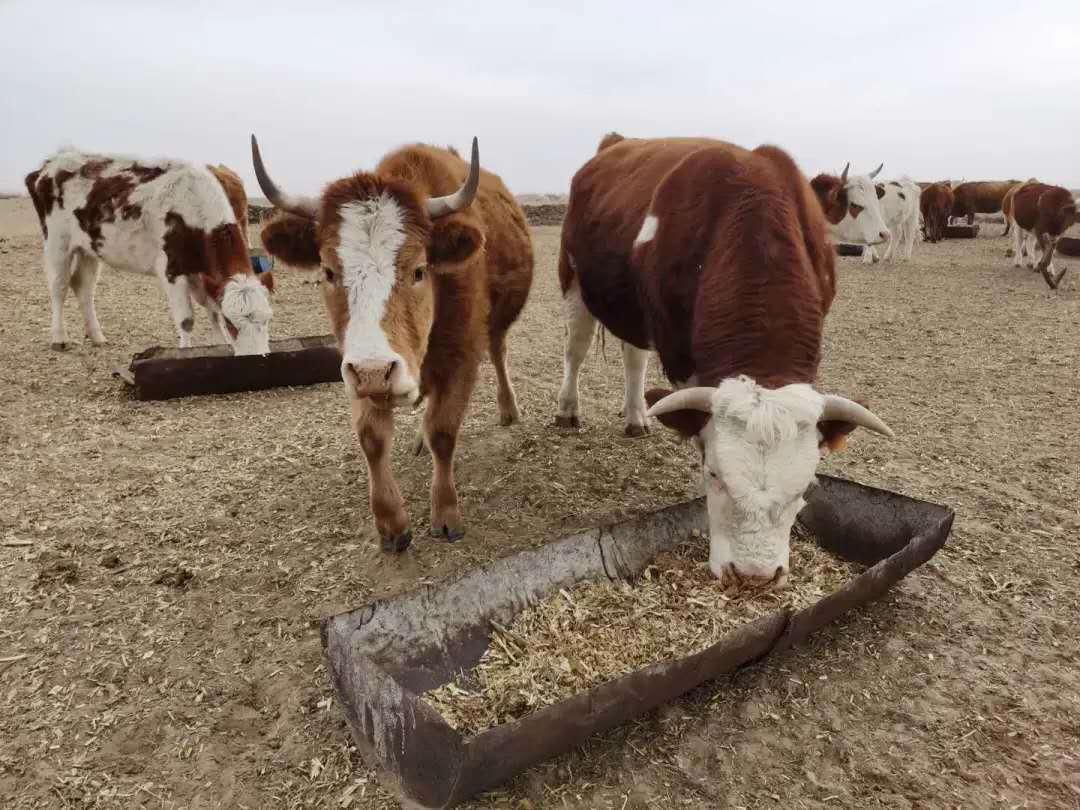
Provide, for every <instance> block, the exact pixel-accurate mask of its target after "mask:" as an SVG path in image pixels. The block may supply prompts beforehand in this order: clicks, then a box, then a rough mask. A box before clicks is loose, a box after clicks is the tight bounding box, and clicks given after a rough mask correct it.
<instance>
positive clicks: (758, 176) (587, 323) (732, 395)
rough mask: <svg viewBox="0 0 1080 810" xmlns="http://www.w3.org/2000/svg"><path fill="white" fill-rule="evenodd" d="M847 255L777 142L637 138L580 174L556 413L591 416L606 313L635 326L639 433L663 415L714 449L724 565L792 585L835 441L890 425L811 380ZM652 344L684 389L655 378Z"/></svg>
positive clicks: (627, 342) (563, 421) (634, 402)
mask: <svg viewBox="0 0 1080 810" xmlns="http://www.w3.org/2000/svg"><path fill="white" fill-rule="evenodd" d="M834 265H835V256H834V250H833V247H832V245H831V244H830V243H829V241H828V238H827V224H826V220H825V217H824V216H823V213H822V207H821V205H819V203H818V201H817V200H816V199H815V198H814V192H813V191H812V190H811V188H810V185H809V183H808V182H807V181H806V179H805V178H804V177H803V175H802V173H801V172H800V171H799V169H798V167H797V166H796V165H795V163H794V162H793V161H792V160H791V158H790V157H789V156H788V155H787V154H786V153H784V152H783V151H781V150H780V149H778V148H776V147H774V146H762V147H759V148H757V149H755V150H754V151H752V152H751V151H748V150H746V149H742V148H740V147H738V146H734V145H732V144H729V143H724V142H722V141H715V140H709V139H704V138H693V139H691V138H670V139H657V140H638V139H626V140H623V141H621V142H619V143H616V144H613V145H610V146H608V147H607V148H605V149H603V150H601V151H600V152H599V153H598V154H597V155H596V156H594V157H593V158H592V159H591V160H589V161H588V162H587V163H586V164H585V165H584V166H583V167H582V168H581V169H579V170H578V172H577V174H576V175H574V179H573V182H572V183H571V187H570V201H569V205H568V210H567V213H566V221H565V224H564V226H563V236H562V246H561V249H560V252H559V282H560V286H561V288H562V292H563V304H564V311H565V314H566V319H567V328H568V336H567V343H566V353H565V365H564V378H563V386H562V390H561V391H560V394H559V410H558V416H557V418H556V424H557V425H560V426H575V425H579V424H580V417H579V413H578V374H579V370H580V368H581V363H582V361H583V360H584V358H585V356H586V354H587V352H588V349H589V345H590V343H591V341H592V339H593V335H594V334H595V332H596V324H597V321H599V322H600V324H602V325H603V326H604V327H605V328H606V329H607V330H608V331H610V332H611V333H612V334H613V335H614V336H615V337H617V338H619V339H620V340H622V341H623V359H624V364H625V372H626V400H625V409H624V415H625V419H626V432H627V433H628V434H631V435H634V434H639V433H642V432H644V430H645V429H646V418H647V417H648V416H655V417H658V418H659V419H660V421H661V422H662V423H663V424H665V425H667V426H668V427H671V428H673V429H675V430H677V431H678V432H679V433H681V434H682V435H683V436H685V437H688V438H693V439H694V440H695V442H696V443H697V445H698V447H699V448H700V449H701V450H702V460H703V472H704V480H705V485H706V491H707V495H708V510H709V526H710V557H709V560H710V562H709V564H710V568H711V570H712V571H713V573H714V574H715V575H716V576H717V577H719V578H720V579H721V580H732V579H734V580H739V579H743V578H752V579H762V580H764V581H766V582H772V583H774V584H777V585H779V584H782V583H783V581H784V580H785V578H786V576H787V571H788V562H789V543H788V538H789V534H790V531H791V526H792V523H793V522H794V519H795V515H796V513H797V512H798V511H799V509H800V508H801V507H802V504H803V499H802V498H803V493H804V492H805V491H806V489H807V488H808V487H809V486H810V485H811V483H812V482H813V479H814V473H815V470H816V468H817V463H818V459H819V458H820V454H821V453H824V452H827V451H828V450H830V449H838V448H839V447H840V446H841V445H842V444H843V442H844V440H845V437H846V435H847V434H848V433H850V432H851V431H853V430H854V429H855V428H856V427H857V426H859V425H862V426H864V427H867V428H869V429H871V430H874V431H877V432H879V433H883V434H886V435H891V431H890V430H889V428H888V427H887V426H886V425H885V423H884V422H882V421H881V419H879V418H878V417H877V416H875V415H874V414H873V413H871V412H870V411H869V410H867V409H866V408H865V407H863V406H861V405H859V404H857V403H855V402H853V401H851V400H848V399H845V398H843V397H839V396H834V395H824V394H821V393H818V392H817V391H816V390H814V388H813V383H814V380H815V378H816V376H817V368H818V363H819V361H820V359H821V339H822V329H823V326H824V321H825V315H826V313H827V312H828V310H829V306H830V304H831V303H832V300H833V295H834V292H835V267H834ZM650 349H655V350H656V351H657V353H658V354H659V355H660V362H661V363H662V365H663V368H664V372H665V374H666V375H667V377H668V379H669V380H671V382H672V383H674V385H675V386H676V387H678V388H682V390H678V391H675V392H674V393H673V392H672V391H670V390H659V389H654V390H652V391H650V392H648V394H646V392H645V391H644V383H645V367H646V363H647V360H648V352H649V350H650ZM646 401H648V402H649V403H651V405H652V407H651V409H649V410H648V411H647V412H646V408H645V404H646Z"/></svg>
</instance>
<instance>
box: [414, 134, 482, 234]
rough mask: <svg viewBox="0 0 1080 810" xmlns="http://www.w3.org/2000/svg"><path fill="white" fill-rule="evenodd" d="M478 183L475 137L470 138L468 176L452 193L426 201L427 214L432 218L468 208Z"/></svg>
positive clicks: (477, 157)
mask: <svg viewBox="0 0 1080 810" xmlns="http://www.w3.org/2000/svg"><path fill="white" fill-rule="evenodd" d="M479 185H480V146H479V145H478V144H477V141H476V138H473V139H472V162H471V163H470V164H469V176H468V177H466V178H465V182H464V183H463V184H462V186H461V188H459V189H458V190H457V191H455V192H454V193H453V194H447V195H446V196H445V197H432V198H431V199H429V200H428V202H427V212H428V216H430V217H431V218H432V219H438V218H439V217H445V216H446V215H447V214H452V213H454V212H455V211H460V210H462V209H463V208H468V207H469V203H471V202H472V201H473V197H475V196H476V189H477V187H478V186H479Z"/></svg>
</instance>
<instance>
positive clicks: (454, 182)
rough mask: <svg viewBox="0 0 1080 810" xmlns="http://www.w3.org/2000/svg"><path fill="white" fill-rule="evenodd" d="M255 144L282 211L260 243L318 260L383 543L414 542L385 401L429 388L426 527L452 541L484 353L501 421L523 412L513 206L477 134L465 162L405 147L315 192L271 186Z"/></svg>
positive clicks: (523, 249) (527, 279)
mask: <svg viewBox="0 0 1080 810" xmlns="http://www.w3.org/2000/svg"><path fill="white" fill-rule="evenodd" d="M251 145H252V156H253V159H254V163H255V173H256V176H257V177H258V178H259V184H260V185H261V186H262V189H263V192H264V193H265V194H266V196H267V198H269V200H270V201H271V202H272V203H273V204H274V205H276V206H277V207H278V208H280V209H281V210H283V211H285V212H288V213H287V214H286V215H284V216H278V217H277V218H275V219H273V220H271V221H270V222H269V223H268V224H267V225H266V227H265V228H264V229H263V231H262V240H263V244H264V245H265V246H266V249H267V251H269V252H270V253H271V254H273V255H274V256H276V257H278V258H279V259H281V260H282V261H284V262H286V263H287V264H291V265H294V266H297V267H301V268H315V267H319V266H320V265H321V266H322V270H323V275H324V279H325V280H324V281H323V283H322V292H323V300H324V302H325V304H326V309H327V313H328V314H329V316H330V323H331V326H332V328H333V332H334V334H335V335H336V336H337V341H338V346H339V347H340V349H341V354H342V357H343V361H342V366H341V374H342V378H343V379H344V380H345V383H346V388H347V390H348V393H349V397H350V400H351V405H352V422H353V427H354V429H355V431H356V435H357V437H358V438H359V440H360V446H361V448H362V449H363V451H364V458H365V459H366V460H367V466H368V483H369V493H370V498H371V511H372V513H373V515H374V517H375V526H376V528H377V530H378V532H379V536H380V538H381V540H382V545H383V548H384V549H387V550H391V549H392V550H396V551H401V550H404V549H405V548H407V547H408V545H409V543H410V542H411V540H412V532H411V530H410V528H409V518H408V515H407V514H406V512H405V503H404V501H403V500H402V497H401V493H400V491H399V490H398V486H397V482H396V481H395V480H394V475H393V470H392V469H391V466H390V450H391V444H392V442H393V431H394V408H395V407H398V406H403V405H404V406H411V405H415V404H417V403H419V402H420V401H421V400H422V399H424V398H425V397H426V398H427V401H428V404H427V410H426V412H425V414H424V441H425V443H426V444H427V447H428V448H429V449H430V451H431V455H432V458H433V459H434V465H433V467H434V470H433V476H432V481H431V530H432V534H433V535H434V536H437V537H440V538H444V539H447V540H457V539H458V538H460V537H461V536H462V535H463V534H464V524H463V522H462V518H461V512H460V508H459V505H458V496H457V490H456V488H455V486H454V451H455V448H456V447H457V440H458V431H459V429H460V427H461V421H462V418H463V417H464V415H465V409H466V407H467V406H468V404H469V397H470V395H471V394H472V390H473V386H474V384H475V382H476V376H477V367H478V366H479V364H480V360H481V359H482V357H483V354H484V352H485V351H487V352H488V354H489V355H490V357H491V361H492V363H493V364H494V366H495V373H496V378H497V381H498V405H499V418H500V422H501V423H502V424H503V425H509V424H512V423H514V422H516V421H517V420H518V418H519V413H518V407H517V401H516V398H515V395H514V389H513V386H512V385H511V384H510V376H509V374H508V371H507V355H506V333H507V330H509V328H510V326H511V324H513V323H514V321H515V320H516V319H517V317H518V314H519V313H520V312H521V309H522V307H523V306H524V305H525V300H526V298H527V297H528V295H529V288H530V286H531V285H532V274H533V253H532V240H531V238H530V236H529V229H528V226H527V225H526V223H525V215H524V213H523V212H522V210H521V207H520V206H519V205H518V204H517V202H516V201H515V200H514V198H513V196H511V194H510V192H509V191H507V189H506V186H505V185H503V182H502V180H500V179H499V177H498V176H496V175H494V174H491V173H490V172H487V171H483V170H481V169H480V158H479V152H478V149H477V145H476V141H475V139H474V140H473V150H472V161H471V164H470V163H466V162H465V161H463V160H462V159H461V158H460V157H459V156H458V155H457V153H456V152H453V151H448V150H445V149H438V148H436V147H433V146H425V145H422V144H416V145H413V146H407V147H404V148H402V149H399V150H397V151H395V152H391V153H390V154H389V155H387V156H386V157H384V158H383V159H382V160H381V161H380V162H379V164H378V166H376V168H375V171H374V172H372V173H366V172H359V173H357V174H353V175H350V176H348V177H345V178H343V179H341V180H337V181H335V182H333V183H330V184H329V185H328V186H327V187H326V188H325V189H324V190H323V193H322V196H321V197H320V198H317V199H312V198H298V197H292V196H290V195H288V194H285V193H284V192H282V191H280V190H279V189H278V187H277V186H276V185H275V184H274V183H273V182H272V181H271V180H270V178H269V176H268V175H267V173H266V170H265V168H264V167H263V163H262V158H261V157H260V155H259V150H258V146H257V144H256V142H255V138H254V136H253V137H252V140H251Z"/></svg>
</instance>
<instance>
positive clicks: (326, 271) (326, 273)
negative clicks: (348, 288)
mask: <svg viewBox="0 0 1080 810" xmlns="http://www.w3.org/2000/svg"><path fill="white" fill-rule="evenodd" d="M322 271H323V275H324V276H326V280H327V281H329V282H330V283H331V284H333V283H334V271H333V270H331V269H330V268H329V267H324V268H323V269H322Z"/></svg>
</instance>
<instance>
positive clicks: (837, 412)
mask: <svg viewBox="0 0 1080 810" xmlns="http://www.w3.org/2000/svg"><path fill="white" fill-rule="evenodd" d="M657 404H659V403H657ZM821 421H823V422H829V421H835V422H851V423H853V424H856V425H860V426H862V427H864V428H867V429H868V430H872V431H874V432H875V433H880V434H881V435H882V436H888V437H889V438H890V439H891V438H893V437H894V436H895V435H896V434H894V433H893V432H892V429H891V428H890V427H889V426H888V425H886V424H885V423H884V422H882V421H881V419H879V418H878V417H877V416H876V415H875V414H874V412H873V411H871V410H870V409H869V408H864V407H863V406H862V405H860V404H859V403H858V402H852V401H851V400H850V399H847V398H845V397H840V396H837V395H836V394H826V395H825V407H824V409H823V410H822V412H821Z"/></svg>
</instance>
